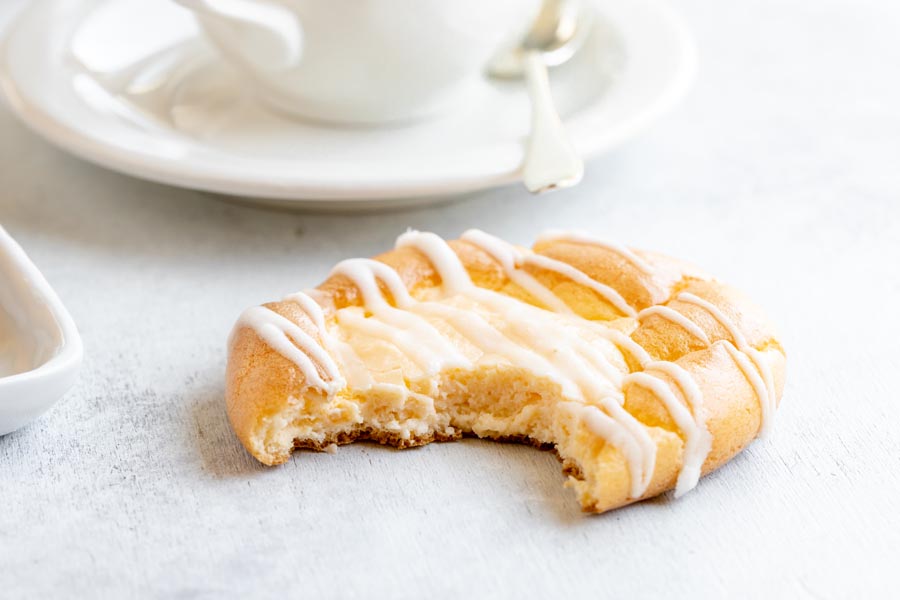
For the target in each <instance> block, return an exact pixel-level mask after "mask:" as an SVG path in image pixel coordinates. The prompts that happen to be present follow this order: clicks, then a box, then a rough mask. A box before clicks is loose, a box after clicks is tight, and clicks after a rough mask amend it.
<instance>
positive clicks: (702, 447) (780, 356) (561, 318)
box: [226, 230, 785, 512]
mask: <svg viewBox="0 0 900 600" xmlns="http://www.w3.org/2000/svg"><path fill="white" fill-rule="evenodd" d="M784 369H785V354H784V351H783V349H782V346H781V344H780V343H779V341H778V339H777V337H776V335H775V333H774V330H773V328H772V326H771V325H770V324H769V322H768V320H767V319H766V318H765V316H764V315H763V314H762V313H761V312H760V311H759V310H758V309H757V308H756V307H755V306H754V305H753V304H751V303H750V302H749V301H747V300H746V299H745V298H744V297H743V296H742V295H740V294H739V293H738V292H736V291H735V290H733V289H732V288H730V287H728V286H726V285H724V284H722V283H719V282H717V281H716V280H714V279H711V278H710V277H708V276H706V275H704V274H703V273H702V272H700V271H698V270H697V269H695V268H694V267H691V266H689V265H687V264H685V263H683V262H680V261H677V260H674V259H671V258H667V257H665V256H662V255H658V254H653V253H649V252H642V251H637V250H631V249H629V248H626V247H623V246H620V245H617V244H613V243H610V242H605V241H601V240H598V239H594V238H592V237H590V236H587V235H585V234H582V233H574V232H557V231H551V232H548V233H546V234H544V235H542V236H541V237H540V238H539V239H538V241H537V243H536V244H535V245H534V247H533V249H532V250H529V249H525V248H520V247H517V246H514V245H512V244H509V243H507V242H505V241H503V240H501V239H499V238H496V237H493V236H491V235H488V234H486V233H484V232H481V231H477V230H471V231H467V232H466V233H465V234H463V235H462V237H461V238H460V239H459V240H456V241H450V242H446V241H444V240H443V239H441V238H440V237H438V236H437V235H435V234H432V233H422V232H417V231H409V232H407V233H405V234H403V235H401V236H400V237H399V238H398V240H397V243H396V247H395V249H394V250H392V251H390V252H387V253H385V254H382V255H380V256H378V257H376V258H375V259H351V260H345V261H343V262H341V263H339V264H338V265H337V266H336V267H335V268H334V270H333V271H332V273H331V275H330V276H329V277H328V279H327V280H326V281H325V282H324V283H322V284H321V285H320V286H319V287H318V288H316V289H314V290H309V291H306V292H299V293H296V294H293V295H290V296H288V297H287V298H284V299H283V300H281V301H279V302H273V303H269V304H266V305H264V306H257V307H253V308H250V309H249V310H247V311H245V312H244V313H243V315H241V317H240V319H239V320H238V322H237V324H236V325H235V328H234V331H233V332H232V335H231V338H230V340H229V358H228V368H227V384H226V402H227V410H228V415H229V418H230V420H231V423H232V426H233V428H234V431H235V432H236V434H237V436H238V438H240V440H241V442H242V443H243V444H244V446H245V447H246V448H247V450H248V451H249V452H250V453H251V454H252V455H253V456H255V457H256V458H257V459H258V460H260V461H261V462H263V463H265V464H267V465H275V464H278V463H282V462H284V461H286V460H287V459H288V457H289V455H290V454H291V452H292V450H294V449H295V448H311V449H315V450H328V451H333V450H334V448H335V447H336V445H340V444H346V443H349V442H352V441H354V440H357V439H366V440H374V441H377V442H380V443H383V444H390V445H393V446H397V447H400V448H406V447H410V446H419V445H422V444H427V443H429V442H432V441H447V440H454V439H457V438H459V437H461V436H463V435H475V436H478V437H480V438H490V439H497V440H515V441H524V442H528V443H531V444H534V445H537V446H542V447H548V448H553V449H555V450H556V452H557V453H558V455H559V457H560V459H561V461H562V463H563V468H564V472H565V473H566V474H567V475H568V481H567V485H568V486H569V487H571V488H572V489H573V490H574V491H575V493H576V495H577V497H578V500H579V502H580V503H581V506H582V507H583V508H584V510H586V511H594V512H603V511H606V510H609V509H612V508H615V507H618V506H622V505H625V504H628V503H631V502H634V501H637V500H641V499H644V498H649V497H652V496H655V495H658V494H660V493H662V492H664V491H667V490H669V489H674V490H675V495H676V496H680V495H682V494H684V493H685V492H687V491H689V490H690V489H692V488H693V487H694V486H695V485H696V484H697V481H698V480H699V478H700V477H701V475H703V474H706V473H708V472H710V471H712V470H713V469H716V468H717V467H719V466H720V465H722V464H724V463H725V462H726V461H728V460H729V459H730V458H732V457H733V456H734V455H735V454H737V453H738V452H740V451H741V450H742V449H743V448H744V447H745V446H747V444H749V443H750V442H751V441H752V440H753V439H754V438H755V437H757V435H759V434H765V433H766V432H768V431H769V430H770V428H771V424H772V417H773V415H774V412H775V410H776V407H777V405H778V403H779V400H780V397H781V393H782V387H783V382H784Z"/></svg>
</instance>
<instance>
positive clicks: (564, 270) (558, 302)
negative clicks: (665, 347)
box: [460, 229, 637, 317]
mask: <svg viewBox="0 0 900 600" xmlns="http://www.w3.org/2000/svg"><path fill="white" fill-rule="evenodd" d="M460 239H462V240H465V241H467V242H469V243H470V244H473V245H475V246H478V247H479V248H481V249H482V250H484V251H485V252H487V253H488V254H490V255H491V256H493V257H494V258H495V259H496V260H497V262H499V263H500V264H501V266H503V269H504V270H505V271H506V274H507V276H508V277H509V278H510V279H511V280H512V281H513V282H515V283H516V284H518V285H519V286H521V287H522V288H524V289H525V290H526V291H527V292H528V293H529V294H532V295H533V296H534V297H535V298H537V299H538V300H540V301H541V302H542V303H543V304H544V305H545V306H547V307H548V308H552V309H553V310H555V311H556V312H560V313H572V309H571V308H569V306H568V305H567V304H566V303H565V302H563V300H562V299H560V298H559V296H557V295H556V294H554V293H553V291H552V290H550V289H549V288H547V287H546V286H544V285H543V284H542V283H541V282H539V281H538V280H537V279H535V278H534V277H533V276H531V275H529V274H528V273H526V272H524V271H523V270H522V269H521V268H520V265H527V264H531V265H534V266H536V267H539V268H541V269H544V270H547V271H554V272H556V273H558V274H560V275H562V276H563V277H566V278H568V279H570V280H572V281H574V282H575V283H577V284H579V285H583V286H584V287H587V288H590V289H591V290H593V291H594V292H596V293H597V294H599V295H600V296H601V297H602V298H603V299H605V300H606V301H607V302H609V303H610V304H612V305H613V306H614V307H616V309H617V310H619V311H620V312H622V314H624V315H626V316H629V317H634V316H636V315H637V312H636V311H635V310H634V309H633V308H632V307H631V306H629V304H628V303H627V302H626V301H625V298H623V297H622V295H621V294H620V293H619V292H617V291H616V290H614V289H613V288H611V287H609V286H608V285H605V284H603V283H600V282H599V281H597V280H595V279H592V278H591V277H589V276H588V275H587V274H586V273H585V272H584V271H581V270H579V269H576V268H575V267H573V266H572V265H570V264H568V263H564V262H562V261H560V260H555V259H553V258H550V257H549V256H543V255H540V254H536V253H534V252H524V251H522V250H520V249H519V248H516V247H515V246H513V245H512V244H510V243H509V242H506V241H504V240H501V239H500V238H497V237H494V236H492V235H489V234H487V233H484V232H483V231H479V230H477V229H470V230H469V231H466V232H465V233H463V235H462V237H461V238H460Z"/></svg>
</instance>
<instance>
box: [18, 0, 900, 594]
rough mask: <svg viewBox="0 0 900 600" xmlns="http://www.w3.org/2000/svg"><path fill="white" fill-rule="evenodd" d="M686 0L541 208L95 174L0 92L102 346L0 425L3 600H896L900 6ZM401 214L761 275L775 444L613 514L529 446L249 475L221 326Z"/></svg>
mask: <svg viewBox="0 0 900 600" xmlns="http://www.w3.org/2000/svg"><path fill="white" fill-rule="evenodd" d="M18 4H21V1H18V2H4V3H3V5H2V9H0V10H2V11H3V12H4V13H6V12H8V11H9V10H10V9H11V8H13V7H15V6H16V5H18ZM679 5H680V6H681V7H682V8H683V10H684V11H685V13H686V14H687V16H688V18H689V21H690V22H691V24H692V26H693V27H694V29H695V31H696V33H697V35H698V37H699V41H700V47H701V52H702V61H703V64H702V71H701V79H700V82H699V85H698V87H697V88H696V90H695V91H694V92H693V93H692V94H691V96H690V97H689V98H688V100H687V102H686V103H685V104H684V105H683V106H682V108H681V109H680V110H679V111H677V112H676V113H675V114H674V115H673V116H671V117H669V118H668V119H667V120H665V121H664V122H663V123H662V124H660V126H658V127H656V128H655V129H654V130H653V131H651V132H649V133H648V134H646V135H645V136H643V137H642V138H641V139H640V140H638V141H636V142H634V143H632V144H630V145H628V146H627V147H626V148H625V149H623V150H621V151H619V152H617V153H615V154H613V155H611V156H608V157H607V158H605V159H603V160H601V161H599V162H595V163H594V164H591V165H589V168H588V172H587V177H586V180H585V183H584V185H582V186H581V187H579V188H577V189H574V190H571V191H566V192H561V193H558V194H556V195H554V196H551V197H548V198H540V199H533V198H529V197H528V196H527V195H526V194H525V193H524V192H522V191H521V190H520V189H517V188H509V189H505V190H500V191H496V192H493V193H486V194H480V195H478V196H476V197H473V198H471V199H468V200H466V201H464V202H462V203H459V204H456V205H452V206H445V207H438V208H436V209H429V210H417V211H407V212H397V213H391V214H382V215H370V216H355V217H350V216H303V215H287V214H279V213H270V212H262V211H257V210H251V209H245V208H241V207H237V206H233V205H229V204H223V203H221V202H219V201H218V200H216V199H213V198H211V197H208V196H206V195H203V194H198V193H192V192H185V191H180V190H176V189H172V188H167V187H163V186H159V185H153V184H148V183H143V182H139V181H135V180H132V179H129V178H126V177H124V176H120V175H116V174H113V173H109V172H106V171H104V170H102V169H99V168H95V167H92V166H89V165H86V164H84V163H81V162H79V161H77V160H75V159H72V158H69V157H67V156H65V155H63V154H62V153H60V152H58V151H56V150H54V149H53V148H51V147H49V146H48V145H46V144H45V143H43V142H41V141H40V140H38V139H36V138H34V137H33V136H32V135H31V134H30V133H28V132H27V131H25V130H24V129H23V128H22V127H21V126H20V125H18V124H17V123H16V122H14V121H13V119H12V118H11V117H10V116H9V115H8V114H7V113H6V112H3V111H2V110H0V182H2V192H0V222H2V223H3V225H4V226H5V227H7V228H8V229H9V231H10V232H11V233H12V234H13V235H14V236H16V237H17V239H18V240H19V241H20V242H21V243H22V245H23V246H24V247H25V248H26V249H27V250H28V251H29V252H30V254H31V256H32V258H33V259H34V260H35V262H37V264H38V265H39V266H41V267H42V268H43V270H44V272H45V274H46V275H47V277H48V279H49V280H50V281H51V283H52V284H53V285H54V286H55V287H56V289H57V291H58V292H59V294H60V296H61V297H62V298H63V300H64V301H65V302H66V303H67V304H68V306H69V309H70V310H71V312H72V313H73V316H74V317H75V319H76V321H77V322H78V323H79V325H80V328H81V331H82V333H83V335H84V339H85V348H86V361H85V367H84V371H83V376H82V377H81V380H80V383H79V384H78V385H77V387H76V388H75V390H74V392H73V393H71V394H70V395H69V396H68V397H67V398H66V399H64V400H63V401H62V402H61V403H60V404H58V405H57V406H56V407H54V408H53V409H52V410H51V411H50V412H49V413H48V414H46V415H45V416H44V417H43V418H41V419H40V420H38V421H37V422H36V423H34V424H33V425H31V426H29V427H27V428H25V429H24V430H22V431H20V432H18V433H15V434H12V435H9V436H6V437H3V438H0V506H2V509H0V596H3V597H4V598H18V597H22V598H24V597H29V598H35V597H45V596H55V597H76V596H77V597H117V598H118V597H130V596H137V595H140V596H147V597H179V598H206V597H209V598H213V597H223V596H226V595H227V596H237V595H239V594H240V595H246V596H255V597H273V596H275V595H276V594H278V595H281V594H282V593H283V592H284V591H287V592H288V594H287V595H289V596H297V597H300V596H303V597H309V598H337V597H341V598H370V597H389V596H390V597H401V598H402V597H417V598H419V597H429V598H439V597H449V596H451V595H457V596H469V595H473V596H489V595H490V596H492V597H516V598H524V597H544V598H549V597H585V598H587V597H590V598H596V597H602V596H607V597H616V598H623V597H635V596H646V597H650V596H658V595H660V594H666V595H669V596H671V597H691V598H719V597H724V596H726V595H728V596H730V597H748V598H749V597H753V598H761V597H785V598H803V597H810V598H851V597H863V596H864V595H869V596H871V597H888V596H889V595H893V594H896V588H895V587H894V585H895V583H894V582H895V578H896V574H895V570H896V564H895V563H896V560H897V557H898V555H897V548H898V547H900V500H898V497H900V496H898V491H900V490H898V488H900V485H898V484H900V436H898V434H897V429H898V423H900V402H898V396H900V389H898V384H897V381H898V380H897V374H896V373H897V362H898V360H900V336H898V332H900V318H898V316H897V315H898V313H897V306H898V303H900V268H898V259H900V168H898V164H900V111H898V108H897V107H898V106H900V80H898V79H897V77H896V74H897V72H898V69H900V38H898V37H897V35H896V23H898V21H900V5H898V4H897V3H891V2H879V1H875V0H867V1H859V2H850V1H849V0H847V1H845V2H835V1H823V2H816V3H810V2H805V1H800V0H792V1H785V0H778V1H775V0H768V1H762V2H753V3H746V4H735V3H716V2H711V1H706V0H704V1H701V0H691V1H685V2H682V3H680V4H679ZM407 226H412V227H417V228H423V229H431V230H435V231H437V232H439V233H441V234H444V235H448V236H452V235H455V234H458V233H459V232H461V231H462V230H463V229H465V228H467V227H470V226H477V227H480V228H483V229H485V230H487V231H491V232H494V233H497V234H499V235H502V236H504V237H507V238H509V239H512V240H515V241H519V242H528V241H530V240H531V239H532V237H533V236H534V234H535V233H536V232H538V231H539V230H541V229H543V228H545V227H550V226H553V227H572V226H577V227H587V228H589V229H591V230H593V231H595V232H597V233H599V234H601V235H606V236H610V237H614V238H616V239H618V240H621V241H624V242H627V243H630V244H632V245H636V246H641V247H648V248H654V249H658V250H662V251H665V252H669V253H671V254H674V255H677V256H682V257H685V258H688V259H691V260H693V261H695V262H697V263H699V264H701V265H703V266H704V267H706V268H708V269H709V270H710V271H712V272H714V273H716V274H718V275H719V276H720V277H721V278H722V279H724V280H726V281H729V282H732V283H734V284H736V285H738V286H740V287H742V288H744V289H745V290H746V291H747V292H749V293H750V294H751V295H752V296H753V297H754V298H756V299H757V300H758V301H759V302H760V303H762V304H763V305H764V306H766V307H767V308H768V310H769V311H770V312H771V314H772V315H773V316H774V317H775V319H776V320H777V322H778V323H780V325H781V326H782V330H783V334H784V338H785V340H786V344H787V348H788V351H789V372H788V386H787V391H786V397H785V400H784V403H783V406H782V409H781V411H780V413H779V415H778V422H777V424H776V432H775V434H774V436H773V437H772V438H771V439H770V440H768V441H764V442H758V443H756V444H755V445H754V446H753V447H752V448H751V449H750V450H749V451H747V452H746V453H744V455H742V456H740V457H738V458H737V459H736V460H734V461H733V462H732V463H731V464H729V465H728V466H726V467H725V468H723V469H722V470H721V471H720V472H718V473H716V474H714V475H712V476H711V477H708V478H706V479H705V480H704V481H702V482H701V484H700V486H699V487H698V488H697V489H696V490H695V491H693V492H692V493H691V494H689V495H687V496H686V497H684V498H683V499H681V500H679V501H677V502H673V501H671V500H668V499H663V500H659V501H653V502H648V503H644V504H641V505H638V506H634V507H630V508H626V509H624V510H620V511H616V512H613V513H611V514H608V515H605V516H600V517H587V516H583V515H582V514H581V513H579V511H578V509H577V505H576V502H575V500H574V498H573V497H572V495H571V493H570V492H569V491H568V490H565V489H563V487H562V482H563V476H562V475H561V474H560V469H559V465H558V464H557V462H556V460H555V458H553V456H552V455H551V454H548V453H541V452H538V451H536V450H533V449H529V448H523V447H517V446H512V445H499V444H491V443H486V442H476V441H466V442H461V443H456V444H443V445H433V446H430V447H426V448H423V449H418V450H411V451H404V452H398V451H394V450H389V449H383V448H380V447H376V446H371V445H358V446H351V447H346V448H342V449H341V450H340V451H339V452H338V453H337V454H336V455H333V456H332V455H328V454H310V453H302V454H300V455H298V456H296V457H295V459H294V460H292V461H291V462H290V463H288V464H287V465H286V466H284V467H281V468H277V469H266V468H262V467H260V466H258V465H256V464H255V463H254V462H253V460H251V459H250V458H249V457H248V456H247V455H246V454H245V453H244V452H243V450H242V449H241V447H240V446H239V445H238V443H237V442H236V441H235V439H234V438H233V437H232V434H231V432H230V430H229V429H228V426H227V423H226V419H225V416H224V413H223V410H222V381H223V373H222V371H223V366H224V341H225V337H226V335H227V333H228V330H229V327H230V325H231V323H232V321H233V319H234V318H235V317H236V316H237V314H238V313H239V311H240V310H241V309H242V308H244V307H245V306H247V305H250V304H253V303H257V302H260V301H263V300H266V299H271V298H277V297H279V296H281V295H283V294H285V293H287V292H290V291H292V290H294V289H297V288H301V287H304V286H308V285H312V284H315V283H316V282H317V281H318V280H319V279H320V278H321V277H323V276H324V275H325V273H326V272H327V270H328V268H329V267H330V265H332V264H333V263H334V262H336V261H337V260H339V259H341V258H345V257H348V256H351V255H369V254H371V253H375V252H378V251H380V250H382V249H384V248H386V247H388V246H389V245H390V244H391V243H392V240H393V238H394V237H395V236H396V235H397V234H398V233H399V232H401V231H402V230H403V229H404V228H405V227H407Z"/></svg>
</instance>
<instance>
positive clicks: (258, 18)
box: [175, 0, 303, 72]
mask: <svg viewBox="0 0 900 600" xmlns="http://www.w3.org/2000/svg"><path fill="white" fill-rule="evenodd" d="M175 2H177V3H178V4H180V5H181V6H183V7H184V8H187V9H188V10H190V11H192V12H193V13H194V14H195V15H196V16H197V18H198V19H200V20H201V22H202V23H203V25H204V26H205V27H207V28H209V29H210V30H211V31H212V32H213V33H214V34H219V33H221V37H223V38H226V39H228V38H230V39H231V42H230V44H229V51H230V52H233V53H234V54H236V55H237V56H238V57H239V58H240V59H241V60H243V61H244V62H246V63H248V64H249V66H250V67H252V68H254V69H256V70H260V71H268V72H273V71H274V72H277V71H284V70H287V69H289V68H291V67H294V66H296V65H297V63H299V62H300V58H301V56H302V54H303V28H302V26H301V24H300V21H299V20H298V19H297V16H296V15H295V14H294V13H293V12H291V11H290V10H289V9H287V8H285V7H283V6H280V5H278V4H275V3H271V2H260V1H258V0H255V1H248V0H175ZM217 37H218V35H217Z"/></svg>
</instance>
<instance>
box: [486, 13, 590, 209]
mask: <svg viewBox="0 0 900 600" xmlns="http://www.w3.org/2000/svg"><path fill="white" fill-rule="evenodd" d="M589 29H590V25H589V23H588V22H587V15H586V14H585V11H582V10H581V2H580V1H579V0H544V2H543V4H542V6H541V10H540V12H539V13H538V15H537V17H535V19H534V22H533V23H532V24H531V27H530V28H529V30H528V31H527V32H526V34H525V35H524V37H522V39H521V40H519V42H518V43H517V44H515V45H514V46H512V47H509V48H505V49H503V50H501V51H500V52H499V53H498V54H496V55H495V56H494V58H493V59H492V60H491V61H490V62H489V63H488V74H489V75H491V76H492V77H498V78H503V79H511V78H519V77H521V76H522V75H523V74H524V76H525V77H526V79H527V82H528V95H529V96H530V97H531V136H530V138H529V141H528V147H527V149H526V152H525V160H524V162H523V163H522V179H523V180H524V183H525V187H526V188H527V189H528V191H529V192H531V193H533V194H539V193H541V192H547V191H550V190H554V189H560V188H565V187H570V186H573V185H575V184H577V183H578V182H579V181H581V177H582V176H583V175H584V162H583V161H582V160H581V157H580V156H579V155H578V153H577V152H576V151H575V148H574V146H573V145H572V142H571V140H570V139H569V136H568V135H567V134H566V130H565V127H563V124H562V121H560V119H559V113H557V111H556V107H555V106H554V104H553V96H552V95H551V93H550V81H549V78H548V76H547V67H548V65H549V66H556V65H560V64H562V63H564V62H566V61H567V60H569V59H570V58H571V57H572V55H574V54H575V52H576V51H577V50H578V48H579V47H580V46H581V44H582V43H583V42H584V40H585V38H586V37H587V33H588V31H589Z"/></svg>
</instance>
